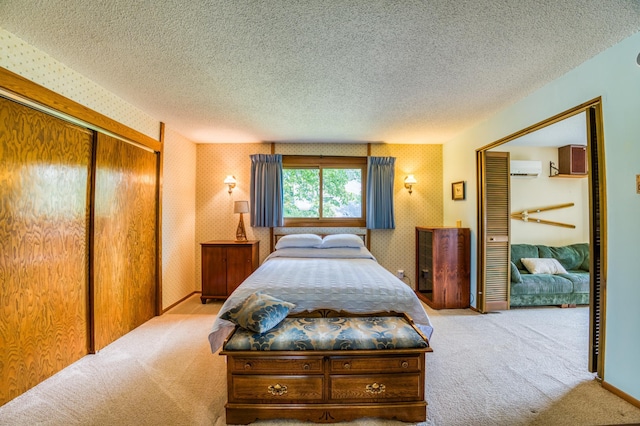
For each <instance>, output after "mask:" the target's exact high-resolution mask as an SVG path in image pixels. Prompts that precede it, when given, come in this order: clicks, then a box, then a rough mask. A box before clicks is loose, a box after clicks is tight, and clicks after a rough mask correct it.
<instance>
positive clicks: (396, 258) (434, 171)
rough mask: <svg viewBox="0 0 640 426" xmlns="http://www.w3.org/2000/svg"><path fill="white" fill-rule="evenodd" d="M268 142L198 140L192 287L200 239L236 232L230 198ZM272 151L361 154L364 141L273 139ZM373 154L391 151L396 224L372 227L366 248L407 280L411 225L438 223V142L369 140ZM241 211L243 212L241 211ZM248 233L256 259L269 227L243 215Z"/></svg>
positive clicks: (245, 189) (243, 188)
mask: <svg viewBox="0 0 640 426" xmlns="http://www.w3.org/2000/svg"><path fill="white" fill-rule="evenodd" d="M270 149H271V147H270V145H269V144H242V145H231V144H211V145H207V144H200V145H198V148H197V160H196V161H197V167H196V231H195V234H196V238H195V242H196V244H195V251H196V279H197V280H198V282H197V284H196V288H197V289H200V281H199V280H200V277H201V275H200V274H201V270H200V243H202V242H205V241H209V240H217V239H231V240H233V239H234V238H235V231H236V227H237V224H238V215H234V214H233V201H239V200H249V179H250V175H251V161H250V159H249V156H250V155H251V154H268V153H270ZM275 152H276V153H278V154H284V155H338V156H366V155H367V145H366V144H309V143H299V144H297V143H286V144H276V146H275ZM371 154H372V155H374V156H393V157H396V178H395V211H396V229H394V230H373V231H372V232H371V252H372V253H373V254H374V256H376V258H377V259H378V262H380V264H381V265H382V266H383V267H385V268H386V269H387V270H389V271H390V272H393V273H395V271H396V270H398V269H403V270H404V271H405V274H406V275H407V279H405V282H407V284H409V283H411V284H412V283H413V281H414V270H415V241H414V232H415V231H414V229H415V227H416V226H440V225H442V215H443V208H442V187H443V185H442V146H441V145H387V144H376V145H372V149H371ZM409 173H413V174H414V175H415V177H416V180H417V181H418V184H417V185H415V186H414V189H413V193H412V194H411V195H409V193H408V191H407V190H406V189H405V188H404V183H403V181H404V178H405V176H406V175H407V174H409ZM228 174H232V175H234V176H235V177H236V180H237V182H238V183H237V186H236V188H235V189H234V190H233V193H232V194H229V193H228V192H227V191H228V188H227V187H226V185H224V184H223V180H224V178H225V176H226V175H228ZM245 216H246V215H245ZM245 226H246V228H247V229H246V231H247V238H249V239H256V240H260V260H261V261H263V260H264V258H265V257H266V256H267V255H268V253H269V230H268V228H251V226H249V218H248V217H245Z"/></svg>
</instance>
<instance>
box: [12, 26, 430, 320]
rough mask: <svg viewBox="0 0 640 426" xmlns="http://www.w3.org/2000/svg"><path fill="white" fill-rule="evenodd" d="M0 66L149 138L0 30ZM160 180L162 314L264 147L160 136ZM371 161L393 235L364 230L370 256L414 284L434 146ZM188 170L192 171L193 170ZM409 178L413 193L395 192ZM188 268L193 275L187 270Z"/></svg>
mask: <svg viewBox="0 0 640 426" xmlns="http://www.w3.org/2000/svg"><path fill="white" fill-rule="evenodd" d="M0 66H1V67H4V68H6V69H8V70H10V71H12V72H15V73H16V74H19V75H21V76H23V77H25V78H28V79H29V80H32V81H34V82H36V83H38V84H40V85H42V86H44V87H47V88H49V89H51V90H53V91H55V92H57V93H59V94H61V95H63V96H66V97H68V98H70V99H73V100H74V101H76V102H78V103H80V104H82V105H85V106H87V107H89V108H91V109H93V110H95V111H98V112H100V113H102V114H104V115H106V116H108V117H110V118H112V119H114V120H117V121H119V122H120V123H123V124H125V125H127V126H129V127H131V128H133V129H136V130H138V131H140V132H142V133H144V134H146V135H148V136H150V137H152V138H156V139H157V137H158V129H159V122H158V120H156V119H154V118H152V117H150V116H148V115H147V114H146V113H144V112H143V111H141V110H139V109H137V108H136V107H134V106H133V105H131V104H128V103H127V102H125V101H124V100H122V99H121V98H119V97H117V96H116V95H115V94H113V93H111V92H109V91H107V90H106V89H104V88H102V87H100V86H98V85H97V84H96V83H94V82H93V81H91V80H89V79H88V78H86V77H84V76H82V75H81V74H79V73H77V72H75V71H73V70H72V69H70V68H68V67H67V66H65V65H64V64H62V63H60V62H58V61H56V60H55V59H53V58H51V57H50V56H49V55H47V54H46V53H44V52H42V51H40V50H39V49H36V48H34V47H33V46H30V45H29V44H28V43H26V42H24V41H23V40H21V39H20V38H19V37H16V36H15V35H13V34H11V33H9V32H8V31H5V30H3V29H2V28H0ZM165 139H166V140H165V143H166V146H165V152H164V179H163V205H162V208H163V230H162V232H163V255H162V263H163V301H162V304H163V307H167V306H170V305H172V304H173V303H175V302H177V301H178V300H180V299H181V298H182V297H184V296H186V295H188V294H189V293H191V291H193V290H199V289H200V279H201V278H200V277H201V275H200V243H201V242H204V241H209V240H212V239H234V238H235V230H236V227H237V224H238V217H237V215H234V214H233V201H237V200H248V199H249V186H248V184H249V178H250V173H251V171H250V168H251V165H250V160H249V155H251V154H257V153H265V154H266V153H269V152H270V149H271V147H270V144H266V143H264V144H262V143H256V144H242V145H235V144H233V145H232V144H215V145H197V146H196V145H194V144H193V143H191V142H190V141H188V140H186V139H185V138H183V137H182V136H180V135H179V134H177V133H175V132H172V131H171V129H170V128H168V127H167V129H166V138H165ZM276 152H277V153H280V154H291V155H339V156H345V155H347V156H366V154H367V146H366V144H313V143H279V144H276ZM372 155H376V156H388V155H391V156H394V157H396V158H397V160H396V183H395V187H396V190H395V193H396V198H395V202H396V226H397V227H396V229H395V230H390V231H382V230H377V231H372V238H371V251H372V252H373V254H374V255H375V256H376V257H377V259H378V261H379V262H380V264H381V265H382V266H384V267H385V268H387V269H388V270H389V271H391V272H394V273H395V271H396V270H397V269H404V270H405V274H406V275H407V277H408V279H406V280H405V281H406V282H409V280H411V282H412V281H413V280H414V268H415V266H414V263H415V259H414V256H415V254H414V227H415V226H432V225H434V226H435V225H442V221H443V203H442V199H443V197H442V195H443V194H442V191H443V189H442V188H443V184H442V147H441V145H385V144H376V145H373V146H372ZM194 164H195V165H196V167H195V170H194V167H193V165H194ZM409 173H413V174H414V175H415V177H416V179H417V181H418V184H417V185H416V186H415V187H414V190H413V194H411V195H409V193H408V192H407V190H406V189H405V188H404V186H403V180H404V177H405V176H406V175H407V174H409ZM227 174H233V175H235V177H236V179H237V181H238V184H237V186H236V188H235V189H234V191H233V193H232V194H229V193H228V192H227V188H226V186H225V185H224V184H223V183H222V181H223V180H224V177H225V176H226V175H227ZM248 222H249V220H248V217H247V218H245V225H246V227H247V235H248V237H249V238H250V239H257V240H260V242H261V244H260V258H261V260H263V259H264V258H265V257H266V256H267V255H268V253H269V231H268V229H262V228H256V229H253V228H251V227H250V226H248ZM194 265H195V268H194Z"/></svg>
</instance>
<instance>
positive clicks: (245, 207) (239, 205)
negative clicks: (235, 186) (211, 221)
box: [233, 201, 249, 213]
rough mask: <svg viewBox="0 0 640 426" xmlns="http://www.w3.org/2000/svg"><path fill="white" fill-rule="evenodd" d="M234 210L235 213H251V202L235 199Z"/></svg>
mask: <svg viewBox="0 0 640 426" xmlns="http://www.w3.org/2000/svg"><path fill="white" fill-rule="evenodd" d="M233 212H234V213H249V202H248V201H234V202H233Z"/></svg>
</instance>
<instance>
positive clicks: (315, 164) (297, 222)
mask: <svg viewBox="0 0 640 426" xmlns="http://www.w3.org/2000/svg"><path fill="white" fill-rule="evenodd" d="M282 168H283V169H304V168H317V169H319V170H320V183H319V185H320V188H319V192H318V193H319V194H320V200H319V201H320V205H319V211H318V214H319V215H320V217H319V218H308V217H302V218H286V217H285V218H284V226H286V227H345V228H346V227H357V228H363V227H365V226H366V224H367V190H366V189H367V157H337V156H323V155H315V156H314V155H283V156H282ZM322 169H360V173H361V177H362V180H361V184H362V190H361V196H362V216H361V217H357V218H356V217H349V218H345V217H339V218H324V217H322V208H323V205H322V203H323V198H324V197H323V191H322V189H323V173H322Z"/></svg>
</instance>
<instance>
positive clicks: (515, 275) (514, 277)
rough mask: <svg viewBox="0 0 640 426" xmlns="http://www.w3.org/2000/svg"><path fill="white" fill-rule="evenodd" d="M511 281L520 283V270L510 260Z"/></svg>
mask: <svg viewBox="0 0 640 426" xmlns="http://www.w3.org/2000/svg"><path fill="white" fill-rule="evenodd" d="M511 282H512V283H521V282H522V275H520V271H519V270H518V267H517V266H516V264H515V263H513V262H511Z"/></svg>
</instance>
